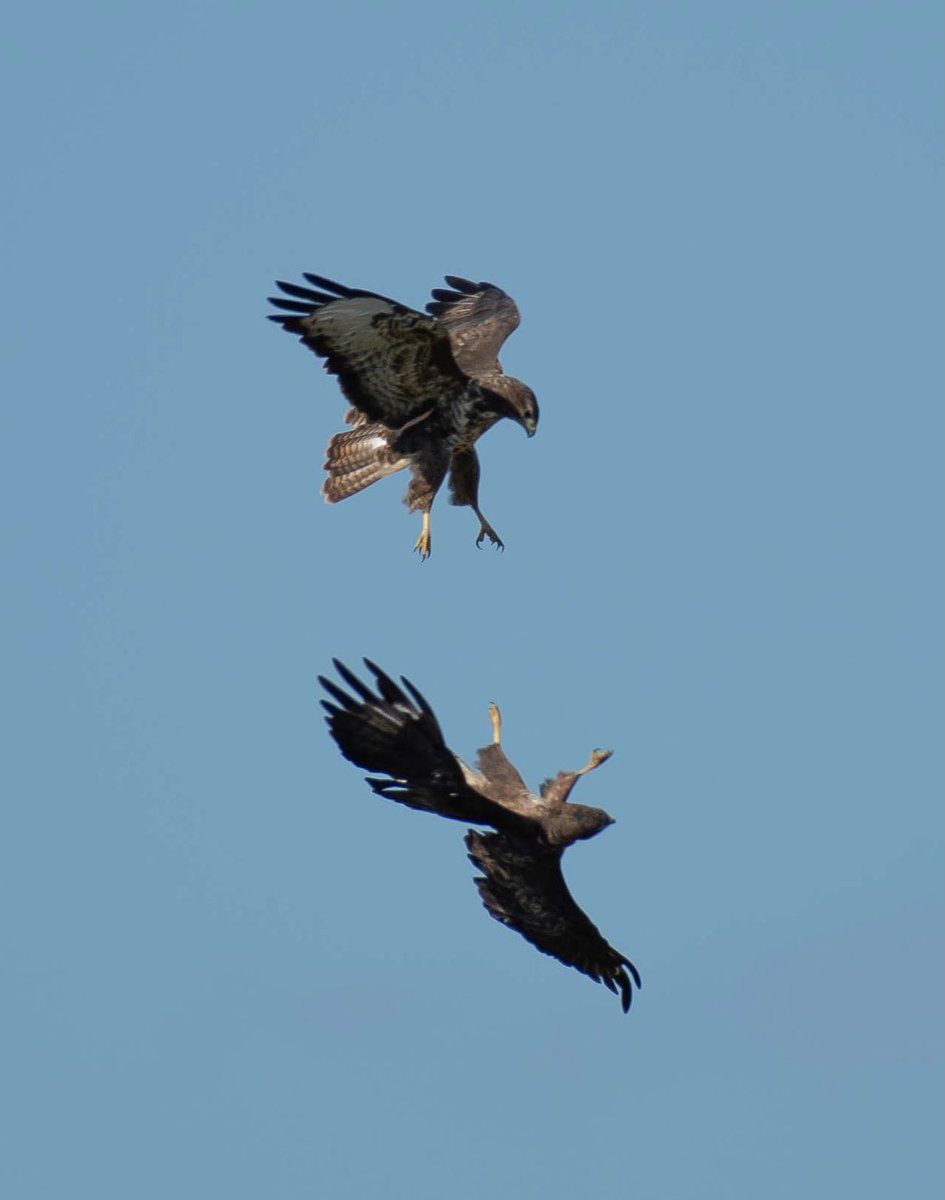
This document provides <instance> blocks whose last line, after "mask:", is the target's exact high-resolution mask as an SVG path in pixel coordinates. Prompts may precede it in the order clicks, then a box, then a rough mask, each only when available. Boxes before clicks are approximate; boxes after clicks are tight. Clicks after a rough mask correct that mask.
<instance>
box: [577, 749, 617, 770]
mask: <svg viewBox="0 0 945 1200" xmlns="http://www.w3.org/2000/svg"><path fill="white" fill-rule="evenodd" d="M612 754H613V750H592V751H591V757H590V758H589V759H588V760H587V765H586V766H584V767H581V769H580V771H575V775H586V774H587V773H588V771H593V770H594V768H595V767H599V766H600V765H601V763H605V762H606V761H607V759H608V758H610V756H611V755H612Z"/></svg>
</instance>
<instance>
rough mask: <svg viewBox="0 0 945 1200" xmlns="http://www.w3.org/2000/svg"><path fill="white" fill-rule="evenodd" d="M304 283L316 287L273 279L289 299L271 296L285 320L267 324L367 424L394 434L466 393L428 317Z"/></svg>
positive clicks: (445, 340)
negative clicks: (303, 353) (317, 367)
mask: <svg viewBox="0 0 945 1200" xmlns="http://www.w3.org/2000/svg"><path fill="white" fill-rule="evenodd" d="M305 278H306V279H307V280H308V281H309V283H311V284H314V288H310V287H300V286H299V285H298V284H294V283H284V282H282V281H281V280H277V286H278V287H279V288H280V289H281V290H282V291H283V292H285V293H286V295H287V296H291V297H293V299H291V300H285V299H283V298H282V297H281V296H270V297H269V301H270V303H271V304H273V305H275V307H276V308H280V309H282V310H283V313H273V314H270V317H269V319H270V320H271V321H276V322H278V324H280V325H281V326H282V328H283V329H285V330H287V331H288V332H289V333H294V334H297V335H298V336H299V337H300V338H301V339H302V341H303V342H304V343H305V345H306V346H308V347H309V349H311V350H314V351H315V353H316V354H318V355H320V356H321V357H322V358H324V359H325V367H326V369H327V370H328V371H330V372H331V373H332V374H333V375H337V376H338V382H339V383H340V384H341V390H342V391H343V392H344V394H345V395H346V396H347V397H348V399H349V400H350V401H351V403H352V404H353V405H354V406H355V407H356V408H357V409H359V410H360V411H361V412H362V413H364V414H365V416H366V417H367V418H368V419H369V420H371V421H380V422H381V423H382V424H384V425H387V426H389V427H390V428H393V429H396V428H399V427H401V426H403V425H405V424H407V423H408V422H411V421H416V420H418V419H420V418H421V417H422V416H423V415H424V414H425V413H427V412H429V411H431V410H432V409H433V408H435V407H437V406H438V405H441V404H443V403H445V402H448V401H449V400H451V399H455V398H456V397H458V396H460V395H461V394H462V393H463V391H465V389H466V387H467V386H468V383H469V380H468V378H467V376H466V375H464V374H463V372H462V371H461V370H460V368H459V367H458V366H457V364H456V360H455V359H454V357H453V351H452V347H451V344H450V338H449V334H448V333H447V331H446V330H445V328H444V327H443V326H442V325H441V324H440V323H439V322H437V321H435V320H434V319H433V318H432V317H428V316H426V315H424V314H423V313H419V312H415V311H414V309H412V308H407V307H406V306H405V305H403V304H398V303H397V301H396V300H389V299H388V298H387V297H386V296H379V295H377V294H376V293H374V292H365V291H360V290H358V289H356V288H349V287H345V286H344V285H343V284H340V283H334V282H333V281H332V280H330V279H325V278H323V277H322V276H321V275H310V274H309V273H308V272H306V273H305ZM284 313H288V314H291V315H288V316H287V315H284Z"/></svg>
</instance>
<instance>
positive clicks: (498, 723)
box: [489, 704, 502, 746]
mask: <svg viewBox="0 0 945 1200" xmlns="http://www.w3.org/2000/svg"><path fill="white" fill-rule="evenodd" d="M489 720H490V721H491V723H492V744H493V745H494V746H498V744H499V742H501V741H502V714H501V713H500V712H499V706H498V705H497V704H490V705H489Z"/></svg>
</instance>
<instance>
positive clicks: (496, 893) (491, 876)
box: [466, 830, 641, 1012]
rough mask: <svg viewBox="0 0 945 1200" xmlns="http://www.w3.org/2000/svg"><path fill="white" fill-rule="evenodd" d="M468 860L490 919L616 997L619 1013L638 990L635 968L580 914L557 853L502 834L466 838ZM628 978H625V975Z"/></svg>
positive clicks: (554, 848) (556, 850)
mask: <svg viewBox="0 0 945 1200" xmlns="http://www.w3.org/2000/svg"><path fill="white" fill-rule="evenodd" d="M466 847H467V849H468V850H469V857H470V859H471V860H472V861H473V862H474V863H475V864H476V866H477V867H479V869H480V870H481V871H483V872H484V874H483V875H482V876H479V877H477V879H476V886H477V887H478V888H479V895H480V896H481V897H482V902H483V904H484V905H485V906H486V908H487V909H488V911H489V913H490V914H491V915H492V916H493V917H495V919H496V920H497V921H501V922H502V924H503V925H508V926H509V927H510V928H512V929H515V930H517V931H518V932H519V933H520V934H521V935H522V936H523V937H524V938H525V939H526V940H527V941H529V942H531V944H532V945H533V946H536V947H537V948H538V949H539V950H541V951H542V953H544V954H550V955H551V956H552V957H553V958H557V959H559V960H560V961H561V962H563V963H566V964H567V965H568V966H569V967H576V968H577V969H578V970H579V971H582V972H583V973H584V974H585V975H589V976H590V977H591V979H594V980H597V981H598V982H600V983H603V984H605V985H606V986H607V987H608V988H610V990H611V991H612V992H617V990H618V989H619V991H620V1003H621V1005H622V1007H623V1011H624V1012H627V1010H628V1009H629V1008H630V1001H631V999H632V996H633V991H632V986H631V978H632V980H633V983H635V984H636V986H637V987H638V988H639V987H640V986H641V984H640V975H639V972H638V971H637V969H636V967H635V966H634V965H633V963H632V962H631V961H630V960H629V959H628V958H624V956H623V955H622V954H618V953H617V951H616V950H615V949H614V948H613V946H610V945H609V944H608V943H607V942H606V941H605V940H604V938H603V937H602V936H601V933H600V930H599V929H598V928H597V926H596V925H594V924H593V923H592V922H591V921H590V920H589V918H588V917H587V916H586V915H585V914H584V913H583V912H582V911H581V909H580V908H578V906H577V904H576V903H575V902H574V898H573V896H572V895H571V893H570V892H569V891H568V886H567V884H566V883H565V882H564V876H563V875H562V873H561V855H562V853H563V851H562V849H561V848H560V847H553V846H547V845H543V844H542V843H540V842H537V841H529V840H527V839H523V838H517V837H515V836H514V834H511V835H510V834H506V833H487V834H481V833H475V832H474V831H473V830H470V831H469V833H467V834H466ZM628 972H629V974H628Z"/></svg>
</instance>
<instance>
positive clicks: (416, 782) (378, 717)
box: [319, 659, 640, 1012]
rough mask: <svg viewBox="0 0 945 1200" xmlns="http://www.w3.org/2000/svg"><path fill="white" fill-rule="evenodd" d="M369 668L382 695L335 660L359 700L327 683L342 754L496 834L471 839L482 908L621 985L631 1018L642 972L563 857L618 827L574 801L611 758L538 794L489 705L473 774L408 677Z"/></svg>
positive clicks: (386, 784)
mask: <svg viewBox="0 0 945 1200" xmlns="http://www.w3.org/2000/svg"><path fill="white" fill-rule="evenodd" d="M364 661H365V663H366V664H367V666H368V668H369V669H370V671H371V672H372V673H373V675H374V680H375V687H376V689H377V690H376V692H374V691H372V690H371V688H370V687H368V686H367V685H366V684H365V683H363V682H362V681H361V680H360V679H358V677H357V676H356V675H354V674H353V673H352V672H351V671H349V670H348V668H347V667H346V666H344V664H343V663H340V662H339V661H338V660H337V659H335V660H334V663H335V668H336V669H337V671H338V673H339V675H340V676H341V678H342V679H343V680H344V682H345V683H346V684H347V685H348V687H349V688H350V689H351V693H353V694H349V693H348V692H345V691H344V690H343V689H342V688H340V687H339V686H338V685H337V684H335V683H333V682H332V681H331V680H330V679H325V678H324V676H319V681H320V683H321V684H322V686H323V687H324V688H325V690H326V691H327V692H328V694H329V695H330V696H331V697H332V700H331V701H329V700H323V701H322V704H323V706H324V707H325V709H326V710H327V712H328V727H329V729H330V731H331V734H332V737H333V738H334V739H335V741H336V742H337V743H338V747H339V749H340V750H341V753H342V754H343V755H344V756H345V758H347V759H348V760H349V761H350V762H353V763H355V764H356V765H357V766H359V767H363V768H364V769H365V770H368V771H379V772H383V774H384V775H386V776H389V778H386V779H379V778H374V777H370V776H369V777H368V779H367V782H368V783H369V784H370V785H371V787H372V788H373V789H374V791H375V792H377V794H378V795H380V796H386V797H387V798H388V799H389V800H396V801H397V803H398V804H405V805H407V807H408V808H416V809H420V810H421V811H423V812H432V813H438V814H439V815H440V816H441V817H449V818H450V819H451V820H454V821H465V822H469V823H471V824H473V825H491V826H492V828H493V829H494V830H495V831H496V832H495V833H476V832H475V831H474V830H469V832H468V833H467V834H466V847H467V849H468V850H469V857H470V859H471V860H472V862H473V863H474V864H475V865H476V866H477V867H478V868H479V869H480V870H481V871H482V872H483V874H482V875H481V876H479V877H478V878H477V879H476V886H477V887H478V888H479V895H480V896H481V897H482V902H483V904H484V905H485V907H486V909H487V910H488V911H489V913H490V914H491V915H492V916H493V917H495V919H496V920H497V921H501V922H502V924H503V925H508V926H509V927H510V928H512V929H515V930H517V931H518V932H519V933H520V934H521V935H522V936H523V937H524V938H525V939H526V940H527V941H529V942H531V943H532V945H533V946H536V947H537V948H538V949H539V950H541V951H542V952H543V953H545V954H550V955H552V957H554V958H557V959H560V961H561V962H563V963H565V964H566V965H568V966H571V967H576V968H577V970H579V971H582V972H583V973H584V974H585V975H589V976H590V977H591V979H594V980H597V981H598V982H601V983H604V984H605V985H606V986H607V987H608V988H610V990H611V991H612V992H615V993H616V992H617V991H618V989H619V992H620V1002H621V1005H622V1007H623V1011H624V1012H627V1010H628V1009H629V1008H630V1001H631V997H632V988H631V982H630V981H631V978H632V980H633V983H635V984H636V986H637V987H638V988H639V987H640V975H639V973H638V972H637V969H636V967H635V966H634V965H633V963H632V962H631V961H630V960H629V959H628V958H624V956H623V955H622V954H619V953H618V952H617V951H616V950H615V949H614V948H613V947H612V946H610V945H608V943H607V942H606V941H605V940H604V938H603V937H602V936H601V933H600V931H599V930H598V928H597V926H596V925H594V924H592V923H591V921H590V920H589V919H588V917H586V916H585V914H584V913H583V912H582V911H581V909H580V908H578V906H577V904H576V903H575V902H574V899H573V898H572V896H571V893H570V892H569V891H568V888H567V884H566V883H565V882H564V876H563V875H562V873H561V857H562V855H563V854H564V851H565V850H566V849H567V847H568V846H570V845H571V844H572V842H576V841H579V840H580V839H582V838H590V837H593V836H594V835H595V834H597V833H600V831H601V830H602V829H605V828H606V827H607V826H608V825H612V824H613V818H612V817H609V816H608V815H607V813H605V812H603V811H602V810H601V809H599V808H588V807H586V806H585V805H583V804H571V803H569V801H568V797H569V795H570V794H571V789H572V788H573V787H574V785H575V784H576V783H577V781H578V779H580V777H581V776H582V775H586V774H587V773H588V771H592V770H594V768H595V767H599V766H600V764H601V763H603V762H606V761H607V759H608V758H610V753H611V752H610V751H609V750H594V751H593V753H592V754H591V756H590V759H589V760H588V762H587V765H586V766H583V767H581V769H580V770H579V771H559V772H558V774H557V775H556V776H555V777H554V778H553V779H546V780H545V782H544V783H543V784H542V785H541V789H540V793H539V795H537V796H535V795H533V794H532V793H531V792H530V791H529V790H528V788H527V787H526V785H525V783H524V781H523V780H522V777H521V776H520V775H519V773H518V771H517V770H516V769H515V767H514V766H513V765H512V764H511V762H509V760H508V759H507V758H506V756H505V751H504V750H503V749H502V745H501V740H500V738H501V717H500V715H499V710H498V708H496V706H495V705H494V704H492V705H490V708H489V718H490V720H491V722H492V743H491V744H490V745H488V746H485V747H483V749H481V750H479V752H478V757H477V766H478V770H473V769H472V768H471V767H468V766H467V765H466V764H465V763H464V762H463V761H462V759H461V758H459V757H458V756H457V755H455V754H454V753H453V752H452V751H451V750H450V749H449V748H448V747H447V745H446V743H445V741H444V740H443V734H442V733H441V732H440V726H439V723H438V722H437V719H436V717H435V716H434V714H433V710H432V709H431V708H430V705H429V704H428V703H427V702H426V700H425V699H424V698H423V696H421V694H420V693H419V692H418V691H417V689H416V688H415V687H414V686H413V685H412V684H411V683H410V682H409V681H408V680H406V679H403V678H402V679H401V682H402V683H403V687H400V686H399V685H398V684H397V683H395V682H394V680H393V679H391V678H390V676H389V675H386V674H385V673H384V672H383V671H382V670H381V669H380V668H379V667H376V666H375V665H374V663H372V662H371V661H370V660H369V659H365V660H364ZM404 689H406V690H404ZM628 973H629V974H628Z"/></svg>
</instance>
